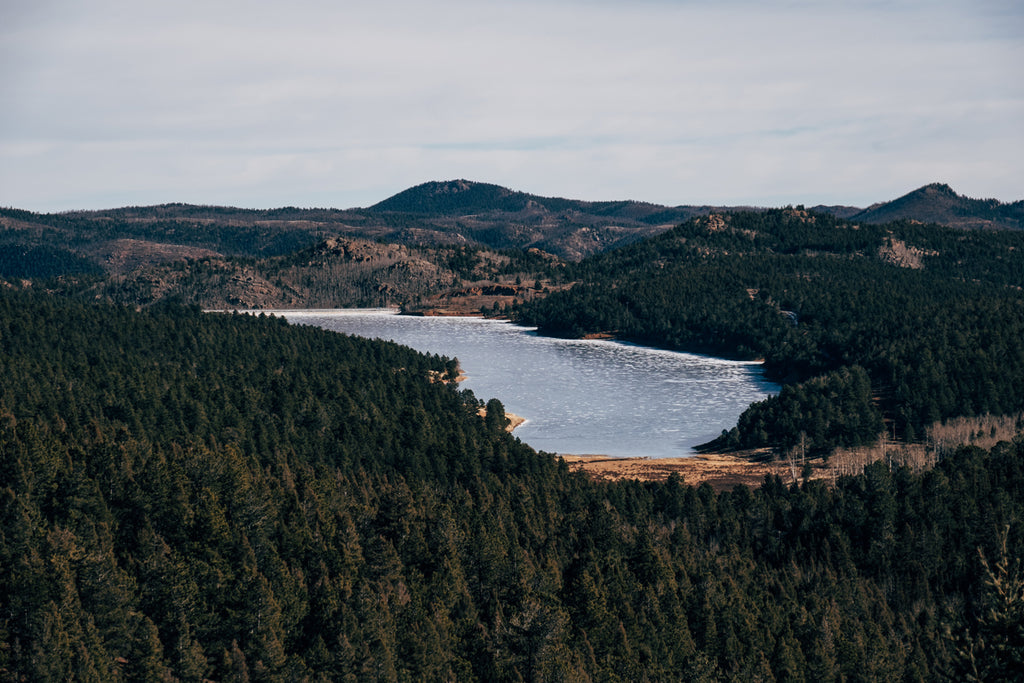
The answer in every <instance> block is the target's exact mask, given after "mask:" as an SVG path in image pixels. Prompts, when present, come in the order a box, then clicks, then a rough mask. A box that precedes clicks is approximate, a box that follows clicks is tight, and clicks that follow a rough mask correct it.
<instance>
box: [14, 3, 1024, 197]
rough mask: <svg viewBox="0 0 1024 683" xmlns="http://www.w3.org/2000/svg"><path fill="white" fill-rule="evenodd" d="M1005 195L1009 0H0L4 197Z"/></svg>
mask: <svg viewBox="0 0 1024 683" xmlns="http://www.w3.org/2000/svg"><path fill="white" fill-rule="evenodd" d="M458 178H464V179H467V180H474V181H479V182H487V183H494V184H498V185H502V186H505V187H508V188H510V189H513V190H519V191H523V192H529V193H532V194H538V195H542V196H557V197H566V198H572V199H584V200H593V201H600V200H622V199H633V200H638V201H647V202H652V203H657V204H664V205H669V206H678V205H684V204H715V205H736V206H738V205H746V206H784V205H787V204H806V205H808V206H812V205H816V204H844V205H851V206H861V207H864V206H868V205H870V204H872V203H874V202H880V201H887V200H890V199H895V198H896V197H898V196H901V195H903V194H906V193H907V192H910V191H911V190H914V189H916V188H918V187H920V186H922V185H925V184H928V183H931V182H944V183H948V184H949V185H951V186H952V187H953V189H954V190H956V191H957V192H959V193H961V194H964V195H967V196H970V197H976V198H996V199H1000V200H1002V201H1016V200H1019V199H1024V2H1021V1H1020V0H888V1H887V0H871V1H868V0H815V1H807V0H792V1H779V0H716V1H712V0H704V1H703V2H691V1H689V0H630V1H629V2H626V1H624V0H622V1H619V2H615V1H613V0H502V2H491V1H490V0H435V1H434V2H430V3H424V2H415V1H413V0H374V2H372V3H371V2H349V1H347V0H289V2H281V0H275V1H274V2H270V1H268V0H244V1H243V0H171V1H167V0H0V206H7V207H16V208H21V209H28V210H33V211H42V212H51V211H64V210H72V209H102V208H113V207H119V206H129V205H135V206H141V205H150V204H161V203H167V202H186V203H193V204H207V205H222V206H239V207H246V208H274V207H281V206H298V207H333V208H353V207H365V206H370V205H372V204H374V203H376V202H379V201H381V200H383V199H386V198H387V197H389V196H391V195H393V194H396V193H398V192H400V191H402V190H404V189H406V188H409V187H412V186H414V185H417V184H419V183H423V182H427V181H431V180H451V179H458Z"/></svg>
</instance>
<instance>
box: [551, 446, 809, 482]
mask: <svg viewBox="0 0 1024 683" xmlns="http://www.w3.org/2000/svg"><path fill="white" fill-rule="evenodd" d="M767 455H768V453H767V451H743V452H740V453H735V454H731V453H730V454H726V453H707V454H701V455H694V456H690V457H685V458H611V457H608V456H606V455H561V456H560V457H562V458H564V459H565V461H566V462H567V463H569V467H570V468H572V469H574V470H581V471H583V472H586V473H587V474H588V475H590V476H591V477H593V478H594V479H599V480H605V481H615V480H618V479H638V480H640V481H663V480H665V479H668V477H669V475H671V474H672V473H678V474H679V476H681V477H682V478H683V482H684V483H686V484H692V485H694V486H698V485H700V484H702V483H704V482H707V483H708V484H709V485H710V486H711V487H712V488H714V489H716V490H719V491H721V490H727V489H731V488H733V487H734V486H736V485H738V484H745V485H747V486H750V487H752V488H754V487H757V486H760V485H761V484H762V483H763V482H764V478H765V476H766V475H769V474H775V475H778V476H779V477H781V478H782V480H783V481H784V482H787V483H788V482H790V481H791V480H792V473H791V471H790V469H789V467H787V466H786V465H785V464H784V463H780V462H771V461H769V460H768V458H767Z"/></svg>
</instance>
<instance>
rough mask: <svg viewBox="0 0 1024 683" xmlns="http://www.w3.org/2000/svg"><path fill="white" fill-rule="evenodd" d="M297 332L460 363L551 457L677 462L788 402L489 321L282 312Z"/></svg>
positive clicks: (677, 356)
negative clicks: (775, 403) (752, 411)
mask: <svg viewBox="0 0 1024 683" xmlns="http://www.w3.org/2000/svg"><path fill="white" fill-rule="evenodd" d="M274 314H275V315H279V316H282V317H284V318H286V319H288V320H289V321H290V322H292V323H294V324H303V325H316V326H318V327H322V328H324V329H328V330H334V331H337V332H345V333H347V334H354V335H358V336H361V337H369V338H376V339H384V340H391V341H395V342H398V343H400V344H404V345H406V346H411V347H412V348H414V349H416V350H418V351H423V352H427V353H436V354H440V355H443V356H447V357H449V358H452V357H454V358H458V359H459V363H460V364H461V366H462V370H463V371H464V372H465V373H466V375H467V379H466V381H465V382H463V383H462V384H461V385H460V386H461V388H463V389H471V390H472V391H473V393H474V394H475V395H476V397H477V398H479V399H483V400H485V401H486V400H488V399H490V398H497V399H499V400H500V401H501V402H502V403H503V404H504V406H505V410H506V411H507V412H510V413H515V414H516V415H520V416H522V417H524V418H526V422H525V423H524V424H523V425H522V426H521V427H519V428H518V429H516V431H515V434H516V436H518V437H519V438H520V439H522V441H524V442H525V443H528V444H529V445H531V446H533V447H534V448H535V449H537V450H541V451H547V452H550V453H563V454H565V453H575V454H603V455H612V456H620V457H625V456H647V457H651V458H668V457H678V456H686V455H692V454H693V450H692V449H693V446H696V445H698V444H701V443H704V442H706V441H709V440H711V439H713V438H715V437H716V436H718V435H719V434H721V432H722V430H723V429H729V428H731V427H732V426H734V425H735V424H736V419H737V418H738V417H739V415H740V413H742V412H743V410H744V409H745V408H746V407H747V406H748V405H750V404H751V403H752V402H754V401H759V400H761V399H763V398H765V397H766V396H767V395H769V394H774V393H778V390H779V387H778V385H776V384H773V383H771V382H768V381H766V380H765V379H764V377H763V375H762V372H761V368H760V366H759V365H758V364H756V363H746V362H738V361H729V360H722V359H718V358H711V357H708V356H698V355H694V354H689V353H678V352H675V351H664V350H661V349H652V348H648V347H644V346H637V345H634V344H627V343H623V342H616V341H604V340H577V339H554V338H551V337H542V336H539V335H537V334H536V332H535V331H534V330H533V329H532V328H527V327H519V326H517V325H513V324H511V323H508V322H504V321H498V320H487V319H483V318H452V317H414V316H402V315H397V314H396V313H395V312H394V311H389V310H379V309H353V310H331V311H278V312H275V313H274Z"/></svg>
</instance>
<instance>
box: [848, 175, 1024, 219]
mask: <svg viewBox="0 0 1024 683" xmlns="http://www.w3.org/2000/svg"><path fill="white" fill-rule="evenodd" d="M849 218H850V219H851V220H855V221H862V222H865V223H888V222H890V221H895V220H901V219H910V220H915V221H920V222H922V223H938V224H940V225H948V226H950V227H955V228H970V229H978V228H1003V229H1007V228H1009V229H1017V230H1019V229H1021V228H1024V200H1022V201H1017V202H1012V203H1009V204H1005V203H1003V202H1000V201H999V200H997V199H971V198H970V197H964V196H963V195H960V194H957V193H956V192H955V191H954V190H953V188H951V187H950V186H949V185H946V184H945V183H932V184H931V185H925V186H924V187H921V188H918V189H916V190H914V191H913V192H910V193H908V194H905V195H903V196H902V197H899V198H898V199H894V200H892V201H890V202H883V203H881V204H874V205H872V206H870V207H868V208H867V209H865V210H863V211H861V212H859V213H856V214H854V215H852V216H849Z"/></svg>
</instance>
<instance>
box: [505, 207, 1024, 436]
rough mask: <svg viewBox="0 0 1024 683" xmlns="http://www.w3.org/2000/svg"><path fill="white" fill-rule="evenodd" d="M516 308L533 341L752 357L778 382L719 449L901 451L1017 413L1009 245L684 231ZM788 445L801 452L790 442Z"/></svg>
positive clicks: (811, 231)
mask: <svg viewBox="0 0 1024 683" xmlns="http://www.w3.org/2000/svg"><path fill="white" fill-rule="evenodd" d="M570 277H573V278H575V279H578V280H579V281H580V283H579V284H577V285H576V286H574V287H573V288H572V289H570V290H568V291H564V292H556V293H554V294H552V295H551V296H550V297H547V298H545V299H543V300H540V301H534V302H531V303H528V304H526V305H524V306H522V307H520V309H519V311H518V312H517V314H516V315H517V318H518V319H519V320H520V321H522V322H526V323H530V324H534V325H537V326H539V328H540V330H541V331H542V332H545V333H548V334H556V335H565V336H581V335H584V334H590V333H597V332H612V333H614V334H617V335H618V336H620V337H623V338H627V339H633V340H636V341H640V342H643V343H648V344H654V345H659V346H665V347H668V348H674V349H683V350H690V351H698V352H704V353H712V354H718V355H727V356H734V357H739V358H763V359H764V362H765V369H766V372H767V373H768V374H769V375H770V376H772V377H774V378H777V379H780V380H782V381H784V382H786V383H787V386H786V387H784V389H783V390H782V392H781V393H780V394H779V395H778V396H777V397H772V398H770V399H768V400H766V401H764V402H762V403H759V404H755V405H754V406H752V407H751V409H750V410H749V411H747V413H745V414H744V416H743V417H741V419H740V422H739V425H738V428H737V429H735V430H733V431H732V432H731V433H730V434H728V435H724V436H723V438H722V439H721V440H720V441H719V442H718V443H717V444H716V445H717V446H719V447H722V446H725V447H735V446H742V447H754V446H766V445H770V446H775V447H780V448H786V447H792V446H793V445H794V444H795V443H796V442H797V440H799V439H801V438H804V439H805V441H807V443H809V445H811V446H812V447H814V448H820V449H828V448H831V447H835V446H855V445H859V444H864V443H869V442H871V441H873V440H874V439H876V438H877V436H878V434H879V433H880V432H881V431H882V419H883V417H884V418H888V419H889V420H890V423H891V425H892V426H891V430H892V431H894V432H895V434H896V435H897V436H898V437H900V438H904V439H906V440H910V441H913V440H914V439H915V438H916V437H918V436H920V435H921V434H923V431H924V428H925V427H926V426H928V425H929V424H931V423H933V422H935V421H937V420H943V419H947V418H950V417H954V416H963V415H966V416H973V415H982V414H988V413H991V414H1007V413H1015V412H1018V411H1020V410H1021V409H1022V408H1024V392H1021V391H1020V389H1019V388H1020V386H1021V385H1022V382H1024V296H1022V294H1021V287H1022V286H1024V233H1021V232H1017V231H1004V232H980V231H962V230H955V229H951V228H943V227H941V226H937V225H922V224H919V223H913V222H909V221H902V222H896V223H889V224H884V225H867V224H857V223H851V222H849V221H844V220H841V219H838V218H835V217H832V216H828V215H824V214H815V213H812V212H807V211H803V210H801V209H777V210H770V211H765V212H758V213H753V212H747V213H742V212H741V213H735V214H724V215H712V216H710V217H702V218H696V219H693V220H691V221H689V222H687V223H685V224H683V225H681V226H679V227H677V228H675V229H673V230H671V231H669V232H667V233H665V234H663V235H660V236H658V237H654V238H652V239H650V240H646V241H644V242H642V243H638V244H635V245H631V246H629V247H624V248H622V249H619V250H615V251H612V252H608V253H606V254H602V255H600V256H595V257H592V258H590V259H587V260H585V261H583V262H582V263H581V264H579V265H578V266H577V267H576V268H575V269H574V271H573V272H572V273H571V275H570ZM801 435H803V437H801Z"/></svg>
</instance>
